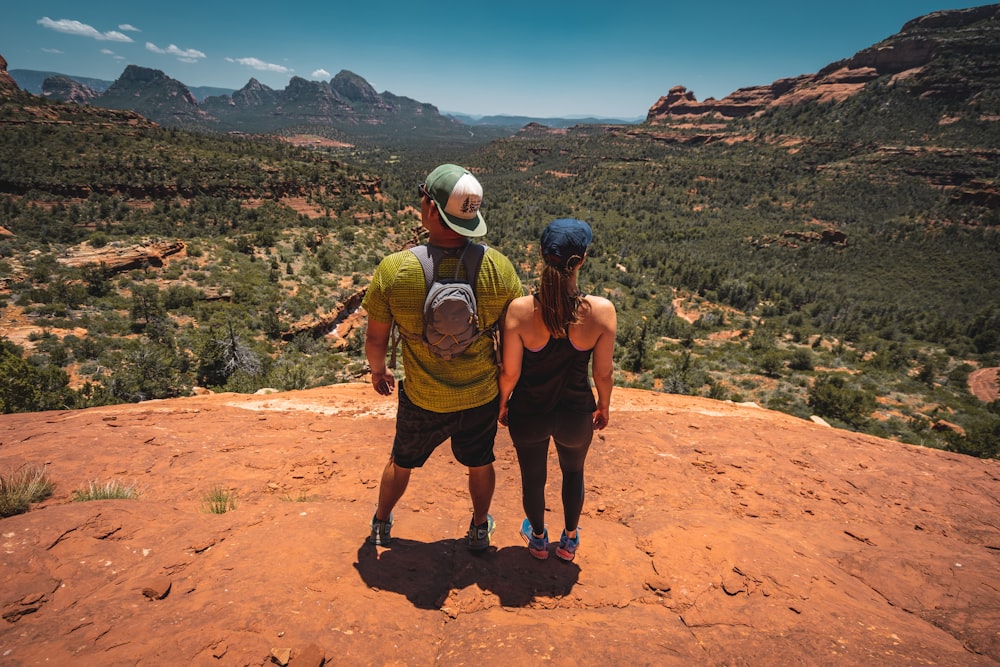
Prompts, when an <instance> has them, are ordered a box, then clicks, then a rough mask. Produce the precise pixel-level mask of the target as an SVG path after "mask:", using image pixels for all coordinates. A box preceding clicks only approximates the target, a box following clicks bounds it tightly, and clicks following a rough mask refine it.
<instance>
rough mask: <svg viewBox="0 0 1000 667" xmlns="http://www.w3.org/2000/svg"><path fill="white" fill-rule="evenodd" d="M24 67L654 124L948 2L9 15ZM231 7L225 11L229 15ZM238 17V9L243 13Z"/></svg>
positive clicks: (6, 34) (251, 8)
mask: <svg viewBox="0 0 1000 667" xmlns="http://www.w3.org/2000/svg"><path fill="white" fill-rule="evenodd" d="M4 4H5V7H4V9H3V10H2V12H0V17H2V21H0V55H2V56H4V58H5V59H6V60H7V63H8V67H9V68H10V69H34V70H45V71H55V72H60V73H63V74H70V75H75V76H87V77H94V78H99V79H107V80H114V79H117V78H118V77H119V76H120V75H121V73H122V70H124V69H125V67H126V65H141V66H143V67H150V68H154V69H159V70H162V71H163V72H165V73H166V74H167V75H168V76H170V77H173V78H175V79H178V80H179V81H182V82H183V83H185V84H187V85H188V86H218V87H223V88H232V89H237V88H242V87H243V86H244V85H245V84H246V83H247V81H249V80H250V78H251V77H253V78H256V79H257V80H259V81H260V82H261V83H264V84H265V85H267V86H270V87H271V88H275V89H283V88H284V87H285V86H286V85H287V84H288V81H289V79H290V78H291V77H292V76H299V77H302V78H305V79H310V80H329V79H331V78H333V76H334V75H335V74H336V73H337V72H339V71H340V70H342V69H346V70H350V71H352V72H354V73H355V74H358V75H360V76H362V77H364V78H365V79H366V80H367V81H368V82H369V83H371V84H372V86H373V87H374V88H375V90H377V91H378V92H384V91H389V92H392V93H394V94H396V95H403V96H406V97H411V98H413V99H416V100H419V101H421V102H429V103H431V104H434V105H435V106H437V107H438V109H440V110H441V111H451V112H462V113H469V114H479V115H485V114H511V115H525V116H536V117H550V118H551V117H567V116H586V115H594V116H604V117H616V118H635V117H644V116H645V115H646V112H647V111H648V110H649V107H650V106H652V105H653V103H655V102H656V100H657V99H658V98H659V97H660V96H661V95H665V94H666V93H667V91H669V90H670V89H671V88H672V87H674V86H676V85H682V86H685V87H686V88H687V89H688V90H690V91H692V92H693V93H694V94H695V96H696V97H697V98H698V99H699V100H704V99H705V98H708V97H715V98H722V97H725V96H726V95H728V94H729V93H731V92H733V91H735V90H737V89H738V88H743V87H747V86H755V85H762V84H767V83H770V82H772V81H774V80H775V79H780V78H784V77H790V76H797V75H799V74H806V73H812V72H816V71H818V70H819V69H820V68H822V67H823V66H825V65H827V64H829V63H831V62H834V61H837V60H841V59H843V58H847V57H850V56H852V55H853V54H854V53H856V52H857V51H859V50H861V49H863V48H865V47H867V46H871V45H872V44H874V43H876V42H878V41H881V40H882V39H885V38H886V37H889V36H890V35H892V34H894V33H896V32H898V31H899V30H900V29H901V28H902V26H903V24H904V23H906V22H907V21H909V20H910V19H913V18H916V17H918V16H922V15H924V14H928V13H930V12H934V11H939V10H944V9H959V8H966V7H974V6H977V4H985V3H973V4H970V3H968V2H947V1H946V0H934V1H925V0H865V1H864V2H861V1H855V0H844V1H842V2H838V3H819V2H811V1H809V0H775V1H772V2H754V1H753V0H742V1H731V0H717V1H716V2H704V1H697V0H694V1H691V0H689V1H687V2H684V3H678V2H675V1H673V0H657V1H653V0H643V1H637V0H618V1H617V2H610V3H608V2H600V3H597V2H590V1H581V2H576V3H562V2H559V3H557V2H545V1H543V0H536V1H534V2H525V1H522V0H506V1H505V2H469V3H451V4H447V3H404V2H397V1H396V0H382V1H379V0H373V1H371V2H365V1H364V0H352V1H351V2H347V3H345V2H337V1H336V0H333V1H330V0H328V1H327V2H322V3H313V2H296V1H295V0H288V1H287V2H282V3H277V4H275V3H273V2H266V3H265V2H259V1H257V0H246V1H244V2H240V3H215V2H206V1H202V2H197V3H196V2H190V1H189V0H175V1H174V2H171V3H163V2H141V1H135V0H133V1H132V2H120V1H119V2H106V1H100V0H95V1H90V2H80V1H79V0H74V1H72V2H67V1H56V2H49V1H46V0H38V1H36V2H31V3H29V2H18V1H16V0H15V1H12V2H8V3H4ZM220 5H222V6H220ZM227 5H228V6H227Z"/></svg>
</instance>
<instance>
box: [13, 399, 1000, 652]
mask: <svg viewBox="0 0 1000 667" xmlns="http://www.w3.org/2000/svg"><path fill="white" fill-rule="evenodd" d="M394 414H395V397H390V398H383V397H380V396H378V395H377V394H375V392H374V391H373V390H372V388H371V386H370V384H368V383H356V384H345V385H331V386H329V387H322V388H317V389H311V390H305V391H294V392H285V393H272V394H267V395H241V394H214V395H201V396H194V397H191V398H181V399H173V400H165V401H149V402H145V403H138V404H129V405H120V406H107V407H100V408H92V409H87V410H76V411H65V412H45V413H32V414H16V415H0V471H4V472H6V471H8V470H10V469H12V468H17V467H19V466H22V465H25V464H44V465H45V466H46V471H47V474H48V475H49V477H50V478H51V479H52V480H53V481H54V482H55V483H56V489H55V493H54V495H53V496H52V497H51V498H50V499H48V500H46V501H44V502H43V503H41V504H39V505H36V506H34V507H33V508H32V509H30V510H29V511H28V512H27V513H25V514H20V515H16V516H11V517H8V518H5V519H0V536H2V537H0V544H2V546H3V549H0V614H2V617H3V619H4V620H3V621H2V622H0V655H3V660H4V661H7V662H10V663H11V664H17V665H35V664H81V665H91V664H93V665H97V664H102V665H106V664H137V663H150V664H186V665H187V664H258V665H260V664H270V662H271V661H272V657H271V656H273V655H274V656H282V657H283V658H282V659H284V658H287V657H288V656H291V663H290V664H292V665H304V664H308V665H311V666H319V665H321V664H322V663H323V661H324V660H327V661H329V662H330V663H333V664H378V665H382V664H412V665H418V664H419V665H425V664H444V663H449V664H450V663H456V664H458V663H464V662H471V661H473V660H474V661H475V662H476V663H477V664H482V665H513V664H526V663H528V662H534V661H550V660H551V661H552V662H554V663H566V664H580V665H590V664H666V665H703V664H712V665H725V664H748V665H770V664H828V663H829V664H833V663H836V664H838V665H872V664H875V665H889V664H891V665H927V664H936V665H962V666H963V667H964V666H968V665H974V666H975V665H982V666H987V665H990V666H995V665H997V664H1000V636H998V635H997V632H996V629H997V627H1000V586H998V585H997V581H996V572H997V558H998V554H1000V526H998V525H997V522H996V520H995V519H996V514H997V512H996V508H997V504H998V502H1000V462H998V461H990V460H980V459H974V458H971V457H967V456H962V455H957V454H952V453H947V452H942V451H937V450H931V449H925V448H921V447H915V446H910V445H904V444H901V443H898V442H892V441H888V440H882V439H879V438H875V437H872V436H867V435H863V434H859V433H854V432H849V431H842V430H838V429H833V428H830V427H828V426H824V425H822V424H820V423H814V422H813V421H809V420H803V419H798V418H795V417H792V416H789V415H785V414H781V413H777V412H771V411H768V410H764V409H761V408H758V407H755V406H752V405H737V404H733V403H729V402H722V401H714V400H710V399H706V398H697V397H689V396H677V395H669V394H662V393H657V392H648V391H640V390H634V389H622V388H617V389H615V392H614V395H613V398H612V413H611V415H612V416H611V424H610V425H609V426H608V428H607V429H605V430H604V431H601V432H599V434H598V435H597V437H596V438H595V440H594V443H593V445H592V448H591V450H590V454H589V456H588V460H587V484H586V493H587V498H586V502H585V508H584V515H583V517H582V519H581V547H580V551H579V552H578V554H577V557H576V560H575V561H574V562H573V563H571V564H567V563H562V562H560V561H558V560H557V559H556V558H554V557H552V558H550V559H549V560H547V561H536V560H535V559H533V558H532V557H531V556H530V555H529V554H528V553H527V550H526V549H525V547H524V544H523V542H522V541H521V539H520V537H519V536H518V532H517V531H518V527H519V525H520V522H521V519H522V517H523V513H522V509H521V501H520V477H519V473H518V466H517V462H516V458H515V455H514V451H513V447H512V445H511V442H510V438H509V437H508V435H507V432H506V430H504V429H501V430H500V432H499V434H498V436H497V440H496V456H497V463H496V471H497V487H496V493H495V495H494V498H493V505H492V508H491V512H492V514H493V516H494V517H495V519H496V522H497V526H498V527H497V531H496V533H495V535H494V540H493V546H492V548H491V549H490V550H489V552H488V553H486V554H483V555H472V554H471V553H470V552H469V551H468V550H467V549H466V548H465V546H464V541H463V538H464V534H465V531H466V529H467V527H468V523H469V517H470V512H471V509H470V503H469V498H468V480H467V475H466V472H465V469H464V468H463V467H461V466H460V465H457V464H456V463H455V462H454V460H453V459H452V457H451V454H450V452H449V451H448V447H447V445H444V446H442V447H441V448H440V449H439V451H436V452H435V453H434V454H433V455H432V456H431V458H430V460H429V461H428V462H427V464H426V465H425V466H424V467H423V468H421V469H419V470H417V471H415V472H414V473H413V476H412V479H411V481H410V484H409V488H408V489H407V492H406V494H405V495H404V496H403V499H402V500H401V501H400V503H399V504H398V505H397V506H396V508H395V512H394V514H395V526H394V528H393V537H394V542H393V544H392V545H391V547H389V548H376V547H374V546H371V545H368V544H366V543H365V537H366V536H367V534H368V525H369V522H370V520H371V516H372V513H373V511H374V507H375V503H376V499H377V494H378V482H379V476H380V473H381V470H382V467H383V466H384V464H385V461H386V459H387V457H388V455H389V449H390V447H391V442H392V437H393V430H394V420H393V417H394ZM549 470H550V478H549V485H548V500H549V503H548V507H549V514H548V518H547V521H548V523H549V532H550V534H552V533H555V534H556V535H558V534H559V531H560V530H561V528H562V526H561V518H560V501H559V479H560V478H559V472H558V466H557V464H556V461H555V457H554V454H553V455H552V458H551V460H550V463H549ZM112 480H117V481H119V482H121V483H123V484H134V485H136V486H137V488H138V489H139V490H140V491H141V495H140V497H139V498H137V499H133V500H106V501H92V502H71V499H72V496H73V492H74V491H75V490H77V489H81V488H84V487H86V486H87V484H88V483H89V482H91V481H95V482H97V483H98V484H105V483H107V482H109V481H112ZM218 488H222V489H225V490H227V491H228V492H231V493H232V494H233V496H234V497H235V507H234V508H232V509H231V510H230V511H227V512H225V513H224V514H214V513H211V512H207V511H206V507H205V498H206V496H208V495H209V492H210V491H211V490H212V489H218ZM275 660H277V658H275ZM307 661H308V662H307Z"/></svg>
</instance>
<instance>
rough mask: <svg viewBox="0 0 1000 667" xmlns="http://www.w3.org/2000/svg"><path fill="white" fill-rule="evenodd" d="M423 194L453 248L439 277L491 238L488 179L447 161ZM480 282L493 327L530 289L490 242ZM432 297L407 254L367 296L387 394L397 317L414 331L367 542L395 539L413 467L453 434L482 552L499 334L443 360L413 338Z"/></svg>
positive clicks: (392, 261)
mask: <svg viewBox="0 0 1000 667" xmlns="http://www.w3.org/2000/svg"><path fill="white" fill-rule="evenodd" d="M418 190H419V192H420V219H421V223H422V225H423V227H424V229H426V230H427V233H428V243H429V245H432V246H436V247H438V248H442V249H444V251H445V252H446V253H447V254H446V256H445V257H444V259H442V260H441V263H440V266H439V267H438V275H439V276H446V277H448V276H454V275H455V273H456V272H457V271H459V270H460V269H459V265H460V260H459V256H460V255H461V253H462V252H463V251H464V250H465V249H466V247H467V245H468V244H470V243H472V241H471V239H472V238H476V237H480V236H483V235H484V234H486V222H485V221H484V220H483V216H482V213H480V211H479V207H480V205H481V204H482V200H483V188H482V185H480V183H479V181H478V180H477V179H476V177H475V176H473V175H472V173H471V172H469V171H468V170H467V169H463V168H462V167H459V166H457V165H454V164H443V165H441V166H439V167H437V168H436V169H434V171H432V172H431V173H430V174H429V175H428V176H427V180H426V182H425V183H422V184H421V185H420V186H419V188H418ZM466 278H468V279H471V277H468V276H467V277H466ZM475 287H476V301H477V310H478V314H479V321H480V323H481V326H482V327H483V328H486V327H489V326H492V325H495V324H496V323H497V321H498V320H499V319H500V317H501V315H502V314H503V311H504V308H505V307H506V306H507V304H508V303H509V302H510V301H511V300H512V299H514V298H516V297H519V296H522V294H523V293H524V291H523V289H522V287H521V281H520V279H519V278H518V277H517V273H516V271H515V270H514V267H513V266H512V265H511V263H510V261H509V260H508V259H507V258H506V257H504V256H503V255H502V254H500V253H499V252H498V251H496V250H494V249H492V248H487V249H486V252H485V254H484V256H483V260H482V264H481V265H480V267H479V272H478V274H477V280H476V284H475ZM425 296H426V285H425V279H424V272H423V268H422V266H421V263H420V260H419V259H418V258H417V256H416V255H415V254H414V253H412V252H410V251H409V250H404V251H401V252H396V253H393V254H391V255H389V256H388V257H385V258H384V259H383V260H382V262H381V263H380V264H379V266H378V268H377V269H375V275H374V276H373V277H372V282H371V285H369V287H368V290H367V292H366V294H365V297H364V300H363V301H362V306H363V307H364V309H365V310H366V311H367V313H368V333H367V336H366V338H365V354H366V356H367V357H368V365H369V366H370V367H371V379H372V386H373V387H374V388H375V391H376V392H378V393H379V394H382V395H384V396H388V395H389V394H391V393H392V391H393V388H394V387H395V383H396V381H395V377H394V376H393V374H392V371H391V370H390V369H389V368H387V367H386V361H385V358H386V352H387V350H388V347H389V340H390V334H391V332H392V327H393V322H395V324H396V325H397V326H398V327H399V329H400V331H401V332H403V333H404V334H407V335H406V336H404V337H403V338H402V348H403V350H402V352H403V368H404V370H405V373H406V378H405V381H402V382H400V385H399V398H398V408H397V413H396V435H395V439H394V440H393V445H392V453H391V455H390V456H389V462H388V464H386V466H385V469H384V470H383V472H382V481H381V484H380V486H379V497H378V506H377V507H376V509H375V515H374V516H373V517H372V522H371V534H370V535H369V538H368V541H369V542H370V543H371V544H375V545H379V546H386V545H388V544H389V543H390V541H391V539H392V537H391V533H390V530H391V528H392V525H393V518H392V509H393V507H395V505H396V503H397V502H398V501H399V499H400V498H401V497H402V496H403V493H404V492H405V491H406V486H407V484H408V483H409V481H410V471H411V470H413V469H414V468H419V467H420V466H422V465H423V464H424V462H425V461H426V460H427V458H428V457H429V456H430V454H431V452H433V451H434V449H435V448H437V446H438V445H440V444H441V443H442V442H444V441H445V440H446V439H448V438H451V449H452V453H453V454H454V456H455V459H456V460H457V461H458V462H459V463H461V464H462V465H464V466H466V467H467V468H468V470H469V495H470V496H471V497H472V511H473V515H472V520H471V522H470V524H469V533H468V546H469V548H470V549H472V550H473V551H483V550H485V549H487V548H489V546H490V537H491V536H492V534H493V530H494V527H495V526H494V522H493V517H491V516H490V515H489V509H490V503H491V502H492V500H493V491H494V487H495V485H496V476H495V473H494V470H493V461H494V456H493V441H494V438H495V437H496V431H497V416H498V413H499V392H498V385H497V376H498V370H497V364H496V353H495V350H494V348H493V340H492V337H491V336H489V335H484V336H481V337H479V338H478V339H476V340H475V341H474V342H473V343H472V344H471V345H470V346H469V347H468V348H467V349H466V350H465V351H464V352H462V353H461V354H459V355H458V356H456V357H454V358H452V359H447V360H446V359H443V358H440V357H438V356H436V355H435V354H434V353H433V352H432V351H431V350H430V349H429V348H428V347H427V345H426V344H425V343H424V342H423V341H422V340H419V339H418V338H419V336H415V335H413V334H419V333H421V332H422V331H423V310H424V299H425Z"/></svg>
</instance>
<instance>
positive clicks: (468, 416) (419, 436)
mask: <svg viewBox="0 0 1000 667" xmlns="http://www.w3.org/2000/svg"><path fill="white" fill-rule="evenodd" d="M404 384H405V382H400V383H399V405H398V407H397V409H396V437H395V439H394V440H393V442H392V459H393V461H394V462H395V463H396V465H397V466H399V467H400V468H419V467H420V466H422V465H423V464H424V463H425V462H426V461H427V458H428V457H429V456H430V455H431V452H433V451H434V450H435V449H437V446H438V445H440V444H441V443H442V442H444V441H445V440H447V439H448V438H451V451H452V453H453V454H454V455H455V460H456V461H458V462H459V463H461V464H462V465H464V466H467V467H470V468H478V467H479V466H484V465H488V464H490V463H493V461H494V460H496V457H495V456H494V455H493V442H494V441H495V440H496V435H497V416H498V415H499V414H500V397H499V396H497V397H495V398H494V399H493V400H492V401H490V402H489V403H487V404H486V405H481V406H479V407H478V408H469V409H468V410H459V411H458V412H431V411H430V410H424V409H423V408H421V407H418V406H416V405H414V404H413V403H412V402H410V399H409V398H407V396H406V392H405V391H404V388H403V385H404Z"/></svg>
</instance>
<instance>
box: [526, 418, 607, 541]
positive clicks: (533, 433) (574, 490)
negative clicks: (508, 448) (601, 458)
mask: <svg viewBox="0 0 1000 667" xmlns="http://www.w3.org/2000/svg"><path fill="white" fill-rule="evenodd" d="M509 430H510V437H511V440H513V441H514V449H515V450H516V451H517V462H518V465H519V466H520V467H521V503H522V504H523V506H524V513H525V515H526V516H527V517H528V520H529V521H531V528H532V530H534V531H535V533H536V534H540V533H541V532H542V530H543V529H544V527H545V481H546V477H547V473H548V470H547V468H548V456H549V438H550V437H551V438H552V440H554V441H555V443H556V453H557V454H558V455H559V468H560V469H561V470H562V504H563V519H564V520H565V527H566V529H567V530H575V529H576V528H577V523H578V522H579V521H580V513H581V512H582V511H583V491H584V489H583V464H584V461H585V460H586V459H587V451H588V450H589V449H590V441H591V440H592V439H593V437H594V424H593V415H592V414H591V413H589V412H565V411H553V412H551V413H549V414H544V415H517V414H515V413H514V412H511V414H510V417H509Z"/></svg>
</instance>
